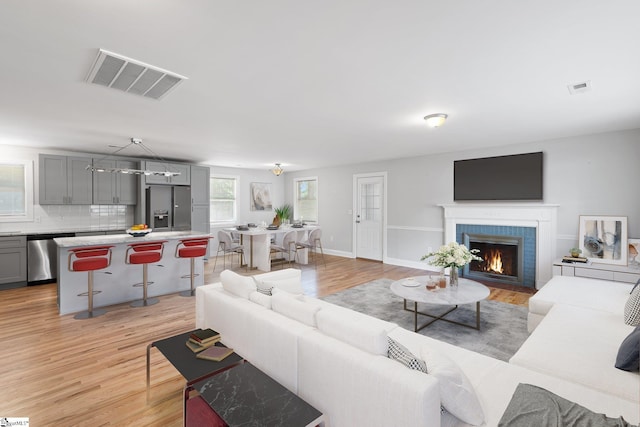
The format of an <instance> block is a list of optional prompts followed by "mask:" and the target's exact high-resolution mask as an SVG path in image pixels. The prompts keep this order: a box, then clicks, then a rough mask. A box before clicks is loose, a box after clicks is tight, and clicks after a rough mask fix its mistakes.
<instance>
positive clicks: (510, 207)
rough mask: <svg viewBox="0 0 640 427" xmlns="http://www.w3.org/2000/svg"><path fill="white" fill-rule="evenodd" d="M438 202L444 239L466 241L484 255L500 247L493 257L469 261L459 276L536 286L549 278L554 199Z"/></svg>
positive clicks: (554, 228) (551, 257) (553, 226)
mask: <svg viewBox="0 0 640 427" xmlns="http://www.w3.org/2000/svg"><path fill="white" fill-rule="evenodd" d="M441 207H442V208H443V209H444V220H445V242H451V241H457V242H460V243H465V244H467V245H468V244H469V241H472V242H474V243H473V245H477V248H478V249H481V250H482V251H484V253H485V255H487V256H488V255H490V254H492V253H494V252H496V251H504V252H501V253H500V255H501V256H500V257H499V258H497V259H490V260H488V261H487V260H485V262H484V263H480V264H478V263H476V264H471V265H469V266H468V267H467V268H466V269H465V270H464V271H463V277H468V278H471V279H474V278H475V279H485V280H491V281H497V282H502V283H511V284H516V285H522V286H527V287H535V288H536V289H540V288H541V287H542V286H543V285H544V284H545V283H546V282H548V281H549V280H550V279H551V277H552V264H553V260H554V258H555V254H556V249H555V246H556V245H555V243H556V228H557V208H558V206H557V205H547V204H535V203H532V204H528V203H508V204H507V203H504V204H489V203H487V204H485V203H483V204H462V203H461V204H454V205H441ZM465 239H467V240H468V241H465ZM473 245H471V248H473ZM503 257H504V258H503ZM491 263H493V265H490V264H491ZM482 264H485V265H482ZM506 264H509V265H508V266H507V265H506ZM507 268H508V272H507V273H505V270H506V269H507ZM499 270H502V271H499Z"/></svg>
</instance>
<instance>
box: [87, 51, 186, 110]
mask: <svg viewBox="0 0 640 427" xmlns="http://www.w3.org/2000/svg"><path fill="white" fill-rule="evenodd" d="M186 79H187V78H186V77H184V76H181V75H179V74H176V73H172V72H171V71H167V70H163V69H162V68H158V67H154V66H153V65H149V64H145V63H143V62H140V61H136V60H134V59H131V58H127V57H126V56H122V55H118V54H117V53H113V52H109V51H106V50H103V49H100V50H99V51H98V57H97V58H96V60H95V62H94V63H93V66H92V67H91V70H90V71H89V75H88V76H87V82H89V83H95V84H98V85H102V86H107V87H110V88H114V89H119V90H122V91H125V92H129V93H133V94H136V95H142V96H145V97H147V98H153V99H160V98H162V97H163V96H164V95H166V94H167V92H169V91H170V90H171V89H173V88H174V87H176V86H177V85H178V84H179V83H180V82H181V81H182V80H186Z"/></svg>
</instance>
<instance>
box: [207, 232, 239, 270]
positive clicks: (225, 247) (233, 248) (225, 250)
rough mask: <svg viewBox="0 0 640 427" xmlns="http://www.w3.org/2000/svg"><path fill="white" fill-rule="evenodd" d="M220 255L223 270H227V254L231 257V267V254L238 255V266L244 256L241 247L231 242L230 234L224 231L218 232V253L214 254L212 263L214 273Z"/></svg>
mask: <svg viewBox="0 0 640 427" xmlns="http://www.w3.org/2000/svg"><path fill="white" fill-rule="evenodd" d="M220 253H222V257H223V258H222V262H223V266H224V267H223V268H225V269H226V268H227V254H232V255H231V267H233V254H238V257H239V258H240V265H242V257H243V256H244V248H243V247H242V245H240V244H238V243H234V242H233V238H232V237H231V234H230V233H229V232H227V231H225V230H219V231H218V251H217V252H216V260H215V261H214V263H213V271H216V265H217V264H218V256H219V255H220Z"/></svg>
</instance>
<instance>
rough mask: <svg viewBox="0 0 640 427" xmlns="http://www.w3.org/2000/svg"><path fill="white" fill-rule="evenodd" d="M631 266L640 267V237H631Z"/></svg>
mask: <svg viewBox="0 0 640 427" xmlns="http://www.w3.org/2000/svg"><path fill="white" fill-rule="evenodd" d="M627 242H628V246H629V267H634V268H640V239H629V240H628V241H627Z"/></svg>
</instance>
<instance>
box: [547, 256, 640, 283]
mask: <svg viewBox="0 0 640 427" xmlns="http://www.w3.org/2000/svg"><path fill="white" fill-rule="evenodd" d="M553 275H554V276H575V277H588V278H591V279H602V280H612V281H614V282H626V283H636V282H637V281H638V279H640V269H638V268H633V267H626V266H620V265H610V264H596V263H589V264H582V263H578V262H576V263H573V264H569V263H565V262H562V260H560V259H559V260H557V261H555V262H554V263H553Z"/></svg>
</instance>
